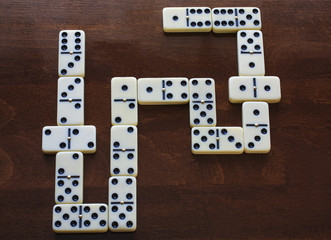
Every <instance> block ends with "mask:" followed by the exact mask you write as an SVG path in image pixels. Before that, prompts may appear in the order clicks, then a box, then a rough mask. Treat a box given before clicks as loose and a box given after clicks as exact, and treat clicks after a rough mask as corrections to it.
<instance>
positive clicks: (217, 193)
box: [0, 0, 331, 240]
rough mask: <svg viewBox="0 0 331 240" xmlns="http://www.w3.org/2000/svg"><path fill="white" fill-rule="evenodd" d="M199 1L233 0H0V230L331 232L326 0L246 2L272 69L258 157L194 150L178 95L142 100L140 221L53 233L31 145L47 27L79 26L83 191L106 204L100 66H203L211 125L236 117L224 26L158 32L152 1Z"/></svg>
mask: <svg viewBox="0 0 331 240" xmlns="http://www.w3.org/2000/svg"><path fill="white" fill-rule="evenodd" d="M201 4H202V5H205V6H209V7H219V6H242V4H244V2H242V1H236V0H235V1H223V2H219V1H214V0H211V1H208V2H203V3H202V2H201V1H193V2H192V1H177V2H173V1H168V0H165V1H159V2H158V1H153V0H145V1H142V0H135V1H133V0H123V1H105V0H101V1H86V0H81V1H76V0H72V1H41V0H36V1H32V0H27V1H22V2H16V1H4V0H1V1H0V9H1V10H2V11H1V14H0V32H1V36H0V53H1V54H0V132H1V138H0V212H1V217H0V238H1V239H2V240H5V239H18V238H22V237H23V238H24V239H91V238H93V237H98V239H109V238H111V239H330V238H331V231H330V215H331V207H330V202H331V198H330V196H331V190H330V189H331V181H330V167H331V166H330V165H331V161H330V155H331V145H330V137H331V107H330V105H331V97H330V96H331V95H330V91H331V83H330V78H331V71H330V66H329V65H330V55H331V51H330V36H331V34H330V24H331V19H330V10H331V3H330V1H328V0H314V1H313V0H308V1H303V0H301V1H300V0H293V1H289V0H268V1H262V0H255V1H251V2H250V3H249V5H251V6H257V7H260V9H261V11H262V18H263V23H262V25H263V27H262V30H263V34H264V48H265V62H266V75H277V76H279V77H280V79H281V87H282V101H281V102H280V103H279V104H273V105H270V119H271V139H272V150H271V152H270V153H269V154H265V155H247V154H243V155H239V156H226V155H218V156H197V155H192V154H191V151H190V128H189V120H188V117H189V115H188V114H189V111H188V106H187V105H182V106H162V107H157V106H140V107H139V126H138V129H139V176H138V179H137V180H138V230H137V231H136V232H135V233H130V234H112V233H110V232H108V233H106V234H100V235H93V234H92V235H91V234H87V235H83V234H75V235H56V234H54V233H53V231H52V229H51V213H52V207H53V205H54V160H55V157H54V155H43V154H42V151H41V129H42V127H43V126H46V125H56V88H57V87H56V85H57V78H58V76H57V44H58V32H59V31H60V30H61V29H83V30H84V31H85V32H86V36H87V39H86V53H87V54H86V55H87V57H86V78H85V81H86V85H85V89H86V95H85V103H86V105H85V119H86V123H87V124H93V125H95V126H96V127H97V145H98V146H97V149H98V150H97V153H96V154H94V155H85V166H84V168H85V179H84V184H85V185H84V200H85V202H89V203H93V202H105V203H107V201H108V196H107V194H108V193H107V188H108V186H107V184H108V178H109V129H110V80H111V78H112V77H115V76H135V77H137V78H138V77H153V76H155V77H161V76H173V77H175V76H185V77H188V78H191V77H212V78H214V79H215V81H216V91H217V100H216V102H217V117H218V125H219V126H221V125H223V126H240V125H241V106H240V105H234V104H230V103H229V102H228V93H227V91H228V87H227V81H228V78H229V77H231V76H235V75H237V56H236V36H235V34H227V35H221V34H219V35H216V34H213V33H188V34H165V33H163V31H162V14H161V13H162V8H163V7H169V6H199V5H201Z"/></svg>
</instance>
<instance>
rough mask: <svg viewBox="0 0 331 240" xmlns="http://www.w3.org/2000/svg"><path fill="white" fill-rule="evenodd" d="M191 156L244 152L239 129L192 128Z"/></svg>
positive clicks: (241, 134)
mask: <svg viewBox="0 0 331 240" xmlns="http://www.w3.org/2000/svg"><path fill="white" fill-rule="evenodd" d="M191 139H192V153H193V154H241V153H243V151H244V143H243V142H244V139H243V129H242V128H241V127H194V128H192V132H191Z"/></svg>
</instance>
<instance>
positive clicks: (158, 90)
mask: <svg viewBox="0 0 331 240" xmlns="http://www.w3.org/2000/svg"><path fill="white" fill-rule="evenodd" d="M188 88H189V87H188V79H187V78H183V77H178V78H139V79H138V102H139V104H142V105H166V104H187V103H188V101H189V89H188Z"/></svg>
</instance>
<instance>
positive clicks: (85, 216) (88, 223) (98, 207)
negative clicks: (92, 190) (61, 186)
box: [52, 203, 108, 233]
mask: <svg viewBox="0 0 331 240" xmlns="http://www.w3.org/2000/svg"><path fill="white" fill-rule="evenodd" d="M52 226H53V230H54V232H56V233H103V232H107V230H108V206H107V205H106V204H97V203H94V204H92V203H90V204H60V205H55V206H54V207H53V221H52Z"/></svg>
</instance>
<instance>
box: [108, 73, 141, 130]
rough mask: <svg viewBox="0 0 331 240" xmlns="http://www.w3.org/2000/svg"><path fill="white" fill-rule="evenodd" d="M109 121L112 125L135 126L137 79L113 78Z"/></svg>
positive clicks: (136, 122) (136, 121) (136, 116)
mask: <svg viewBox="0 0 331 240" xmlns="http://www.w3.org/2000/svg"><path fill="white" fill-rule="evenodd" d="M111 115H112V116H111V119H112V124H113V125H137V124H138V101H137V79H136V78H134V77H115V78H112V80H111Z"/></svg>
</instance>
